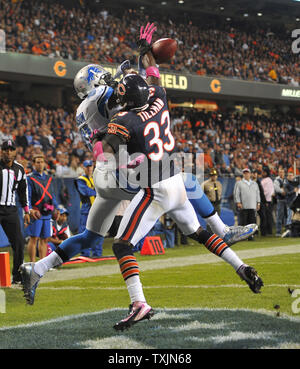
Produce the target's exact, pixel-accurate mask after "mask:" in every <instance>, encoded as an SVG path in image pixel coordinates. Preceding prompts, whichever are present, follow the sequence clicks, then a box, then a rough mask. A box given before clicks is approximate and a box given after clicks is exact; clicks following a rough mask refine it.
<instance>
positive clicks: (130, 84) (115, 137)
mask: <svg viewBox="0 0 300 369" xmlns="http://www.w3.org/2000/svg"><path fill="white" fill-rule="evenodd" d="M144 63H145V65H146V75H147V79H148V81H149V82H150V85H148V84H147V82H146V81H145V80H144V79H143V78H142V77H141V76H139V75H136V74H128V75H126V76H125V77H123V79H122V80H121V81H120V83H119V84H118V89H117V93H118V98H119V102H120V103H121V104H122V105H123V111H122V112H120V113H117V114H116V115H115V116H114V117H113V118H112V119H111V122H110V123H109V124H108V130H107V134H106V135H105V136H104V138H103V139H102V142H101V145H102V148H103V150H102V155H101V158H100V160H103V161H104V162H109V161H110V160H111V154H112V155H114V157H118V154H119V150H120V147H121V146H125V145H126V147H127V152H128V154H129V155H133V154H135V155H140V154H141V153H142V154H144V155H145V160H144V161H143V162H142V163H141V164H140V165H139V167H138V170H139V181H140V187H141V189H140V191H139V192H138V193H137V195H136V196H135V197H134V198H133V200H132V201H131V203H130V205H129V206H128V208H127V209H126V211H125V213H124V216H123V219H122V221H121V224H120V227H119V230H118V233H117V235H116V238H115V241H114V244H113V251H114V254H115V256H116V258H117V259H118V261H119V265H120V270H121V273H122V275H123V278H124V281H125V283H126V286H127V289H128V292H129V295H130V298H131V305H130V309H129V314H128V316H127V317H126V318H125V319H123V320H121V321H120V322H118V323H117V324H116V325H115V326H114V328H115V329H117V330H123V329H124V328H128V327H130V326H132V325H133V324H135V323H137V322H139V321H141V320H144V319H150V318H151V316H152V315H153V310H152V308H151V306H150V305H148V304H147V302H146V299H145V296H144V293H143V289H142V285H141V282H140V278H139V267H138V263H137V261H136V258H135V256H134V254H133V252H132V248H133V246H135V245H136V243H137V242H138V241H140V239H141V238H143V237H144V236H145V235H146V234H147V233H148V232H149V231H150V230H151V229H152V228H153V226H154V224H155V222H156V221H157V219H158V218H159V217H160V216H162V215H163V214H164V213H166V212H167V213H168V214H169V216H170V217H171V218H172V219H173V220H174V221H175V222H176V223H177V225H178V226H179V228H180V229H181V230H182V232H183V233H184V234H186V235H188V236H190V237H191V238H193V239H194V240H196V241H198V242H199V243H202V244H204V245H205V246H206V247H207V248H208V250H210V251H211V252H214V253H215V254H216V255H218V256H221V255H222V256H223V259H225V260H227V261H228V262H229V263H230V264H231V265H233V266H234V267H235V268H236V270H237V273H238V274H239V275H240V276H241V278H243V279H244V280H246V281H247V280H248V281H247V283H248V284H249V286H250V288H251V287H252V290H253V292H256V293H257V292H259V290H260V288H261V286H262V285H263V283H262V280H261V279H260V277H258V275H257V272H256V271H255V270H254V268H252V267H250V266H248V265H245V264H244V263H243V262H242V261H241V260H240V259H239V258H238V257H237V255H236V254H235V253H234V252H233V251H232V250H231V249H230V248H229V247H228V245H227V244H226V242H224V240H223V239H221V238H220V237H218V236H217V235H216V234H213V233H210V232H207V231H206V230H204V229H203V228H201V226H200V224H199V221H198V218H197V215H196V213H195V210H194V209H193V206H192V205H191V203H190V202H189V200H188V197H187V193H186V190H185V186H184V182H183V179H182V176H181V174H180V171H179V170H178V169H176V167H175V165H174V161H170V154H171V153H172V150H173V149H174V146H175V140H174V137H173V135H172V133H171V131H170V118H169V111H168V107H167V99H166V94H165V91H164V89H163V88H162V87H160V86H159V81H160V79H159V71H158V69H157V68H156V66H155V65H156V64H155V59H154V57H153V56H152V54H151V52H148V53H147V54H146V55H145V61H144ZM95 144H96V145H97V142H94V145H95Z"/></svg>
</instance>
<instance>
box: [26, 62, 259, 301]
mask: <svg viewBox="0 0 300 369" xmlns="http://www.w3.org/2000/svg"><path fill="white" fill-rule="evenodd" d="M144 58H147V56H145V57H144ZM129 67H130V66H128V63H126V62H124V63H122V64H121V66H120V68H119V69H120V70H121V71H122V72H123V74H124V73H125V72H126V73H127V72H128V68H129ZM104 77H110V76H109V75H108V73H107V72H106V71H105V70H104V69H103V68H102V67H101V66H97V65H88V66H86V67H84V68H83V69H82V70H80V71H79V72H78V74H77V75H76V77H75V81H74V86H75V89H76V91H77V93H78V95H79V96H80V97H82V98H84V100H83V102H82V104H80V106H79V107H78V109H77V114H76V120H77V123H78V127H79V129H80V131H81V133H82V136H83V138H84V139H85V140H87V139H88V137H89V135H90V133H91V131H92V130H93V129H95V128H97V127H98V129H99V130H100V135H99V134H98V133H96V135H95V136H94V142H95V146H94V153H96V156H101V151H102V149H101V150H99V152H98V151H97V147H98V146H99V147H101V145H102V144H101V138H102V136H103V131H105V127H106V126H107V123H108V122H110V126H109V129H110V130H111V131H113V130H116V131H117V130H118V127H117V125H116V124H115V125H114V122H115V121H116V120H117V119H119V120H120V119H122V116H123V117H125V115H126V114H128V112H127V111H123V112H120V114H115V115H113V113H114V112H116V111H118V110H120V109H121V106H120V105H119V106H118V103H120V104H122V86H121V84H119V85H118V99H119V101H118V102H117V101H116V99H115V97H116V94H114V93H113V90H112V88H111V87H109V88H108V87H107V86H105V85H104V84H103V81H104V82H105V80H107V79H106V78H104ZM145 93H146V94H147V95H148V94H149V96H150V99H149V101H148V102H147V104H150V103H151V109H150V110H149V111H147V109H145V110H143V111H141V112H140V113H139V115H138V117H139V118H140V120H141V121H142V122H145V121H146V120H147V119H148V120H149V119H150V118H151V117H153V116H154V115H156V114H157V113H159V114H160V118H161V120H160V123H159V124H160V125H161V128H159V126H158V125H157V124H156V123H154V122H148V123H150V124H148V125H147V127H145V130H144V131H143V132H139V133H138V134H137V135H136V140H132V147H131V148H130V152H132V153H137V152H139V153H142V152H143V151H142V150H141V148H142V147H143V145H144V142H143V141H142V140H141V137H142V135H146V136H147V151H146V152H145V154H146V156H145V155H144V154H143V156H145V157H147V155H149V157H150V158H152V159H153V160H151V161H148V160H144V161H143V160H140V159H139V155H135V156H137V158H135V159H134V160H132V161H133V162H134V164H133V166H136V163H138V164H140V165H139V166H138V167H137V168H136V171H135V172H131V179H132V180H133V183H134V182H135V181H134V179H135V178H133V177H134V175H135V176H136V177H137V178H136V179H137V181H136V182H137V183H136V186H135V187H134V188H130V186H128V183H127V182H126V181H125V182H126V183H125V184H124V186H122V183H121V181H119V183H116V181H117V180H119V179H120V178H119V174H120V173H122V170H121V168H119V170H117V171H113V170H112V171H109V170H108V168H107V164H106V163H104V164H103V163H101V162H99V161H98V162H97V164H96V169H95V172H94V182H95V188H96V189H97V197H96V200H95V201H94V203H93V206H92V208H91V210H90V213H89V216H88V220H87V229H86V230H85V231H84V232H83V233H81V234H78V235H75V236H73V237H70V238H69V239H68V240H66V241H65V242H63V243H62V244H61V245H60V247H59V248H58V249H57V250H56V251H55V252H54V253H52V254H51V255H49V256H48V257H47V258H45V259H43V260H41V261H39V262H37V263H36V264H34V265H33V264H30V263H27V264H24V265H23V273H24V275H25V277H26V281H27V282H26V283H25V284H24V288H25V290H26V292H25V297H26V300H27V302H28V303H30V304H33V302H34V296H35V290H36V287H37V285H38V283H39V280H40V278H41V277H42V276H43V275H44V274H45V272H47V271H48V270H49V269H50V268H53V267H54V266H57V265H60V264H62V263H63V262H65V261H67V260H69V259H70V258H71V257H73V256H74V255H76V254H78V253H80V252H81V251H82V250H83V249H84V248H87V247H91V245H92V244H93V243H97V242H98V240H99V237H102V235H105V234H106V233H107V231H108V229H109V228H110V225H111V223H112V221H113V219H114V215H115V213H116V211H117V209H118V206H119V204H120V201H121V200H131V199H132V198H133V197H134V195H135V194H136V193H137V192H138V191H139V188H140V186H142V187H147V186H149V184H150V185H151V184H153V183H155V182H156V181H161V180H162V179H164V178H168V177H169V176H170V175H173V174H175V172H174V163H173V162H172V161H171V163H170V165H169V155H170V154H172V151H173V149H174V147H175V141H174V138H173V136H172V135H171V133H170V119H169V113H168V111H167V109H166V108H165V107H166V103H167V101H166V95H165V91H164V89H163V88H161V87H159V86H153V87H150V89H148V85H147V88H146V89H145ZM127 97H128V95H127ZM112 101H114V103H112ZM152 101H153V103H152ZM126 104H127V106H129V105H130V102H128V101H127V102H126ZM128 104H129V105H128ZM133 109H134V108H133ZM112 116H113V117H112ZM108 118H109V119H110V120H108ZM158 130H160V131H161V132H160V133H159V134H161V135H162V137H164V141H163V142H162V141H161V138H159V139H158ZM123 133H125V135H126V131H124V132H123ZM130 145H131V143H130ZM88 146H90V141H89V140H88ZM90 147H91V146H90ZM148 163H151V167H148V166H147V165H148ZM125 164H126V165H125V170H124V171H125V176H124V177H125V178H126V173H127V174H128V171H127V169H128V168H127V162H126V163H125ZM161 165H162V167H161V168H160V166H161ZM128 166H130V164H129V165H128ZM169 171H170V173H169V174H167V173H168V172H169ZM145 173H147V174H146V175H145ZM116 177H117V178H116ZM138 177H140V178H142V181H141V180H140V178H138ZM187 178H188V180H186V182H187V181H189V182H192V183H191V185H192V187H194V188H195V190H193V188H192V187H191V186H190V184H189V187H191V188H190V192H191V193H192V192H194V193H197V197H196V198H191V199H190V201H191V202H193V206H194V207H195V208H196V209H197V212H198V214H199V215H201V216H202V217H207V220H208V222H209V225H210V226H211V227H212V229H214V226H213V225H216V224H218V225H219V226H218V227H217V226H216V228H215V229H218V230H216V231H215V232H216V233H218V235H221V237H223V236H225V237H227V238H228V240H230V241H231V244H233V243H234V242H237V241H240V240H242V239H243V237H244V236H243V233H245V232H250V233H253V232H254V231H255V229H253V227H252V226H251V227H250V228H243V230H242V229H240V228H241V227H240V228H239V229H238V232H236V228H237V227H230V229H228V228H229V227H226V225H224V223H223V222H222V221H221V219H219V217H218V215H217V214H215V212H214V208H213V206H212V205H211V203H210V202H209V201H208V199H207V198H206V196H205V195H204V194H203V191H202V189H201V187H200V185H199V184H198V182H197V180H196V181H195V180H193V178H191V176H189V177H188V176H187ZM105 179H107V180H105ZM120 185H121V186H120ZM118 186H119V187H118ZM210 221H211V222H210ZM247 234H248V233H247ZM220 256H221V257H222V258H223V255H220ZM224 260H225V261H227V260H226V258H224ZM231 265H232V264H231Z"/></svg>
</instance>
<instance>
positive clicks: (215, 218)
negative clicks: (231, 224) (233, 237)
mask: <svg viewBox="0 0 300 369" xmlns="http://www.w3.org/2000/svg"><path fill="white" fill-rule="evenodd" d="M205 220H206V223H207V224H208V225H209V226H210V228H211V230H212V232H213V233H215V234H217V235H218V236H219V237H221V238H223V237H224V236H225V230H226V224H225V223H223V221H222V219H221V218H220V217H219V214H218V213H215V214H214V215H212V216H210V217H208V218H205Z"/></svg>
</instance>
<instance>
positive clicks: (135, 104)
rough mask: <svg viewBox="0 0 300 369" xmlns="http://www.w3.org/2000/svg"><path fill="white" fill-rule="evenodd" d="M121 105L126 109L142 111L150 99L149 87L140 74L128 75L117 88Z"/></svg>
mask: <svg viewBox="0 0 300 369" xmlns="http://www.w3.org/2000/svg"><path fill="white" fill-rule="evenodd" d="M117 96H118V99H119V102H120V104H121V105H122V106H123V107H124V108H125V107H126V109H129V110H130V109H142V108H143V107H145V106H146V104H147V102H148V99H149V86H148V84H147V82H146V81H145V80H144V79H143V78H142V77H141V76H139V75H138V74H127V75H126V76H125V77H123V78H122V79H121V81H120V82H119V84H118V86H117Z"/></svg>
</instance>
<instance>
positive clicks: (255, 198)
mask: <svg viewBox="0 0 300 369" xmlns="http://www.w3.org/2000/svg"><path fill="white" fill-rule="evenodd" d="M250 177H251V172H250V169H249V168H244V169H243V179H242V180H241V181H238V182H236V184H235V189H234V195H235V199H234V201H235V203H236V205H237V208H238V209H239V210H240V217H241V224H242V225H246V224H251V223H256V211H258V210H259V208H260V194H259V188H258V185H257V183H256V182H254V181H253V180H251V178H250ZM253 239H254V238H253V236H251V237H249V238H248V240H253Z"/></svg>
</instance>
